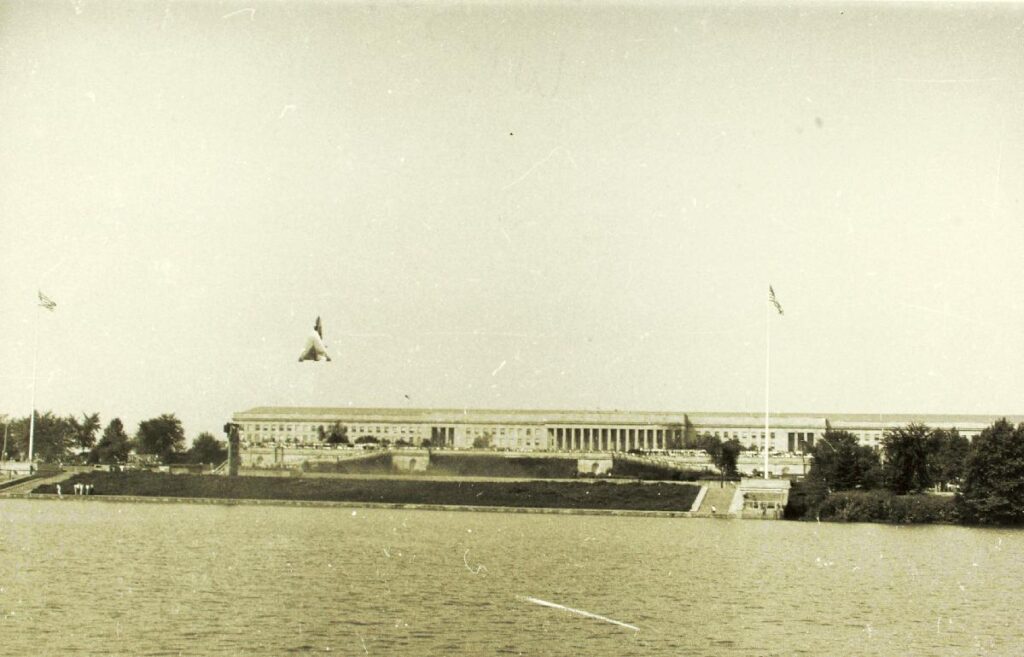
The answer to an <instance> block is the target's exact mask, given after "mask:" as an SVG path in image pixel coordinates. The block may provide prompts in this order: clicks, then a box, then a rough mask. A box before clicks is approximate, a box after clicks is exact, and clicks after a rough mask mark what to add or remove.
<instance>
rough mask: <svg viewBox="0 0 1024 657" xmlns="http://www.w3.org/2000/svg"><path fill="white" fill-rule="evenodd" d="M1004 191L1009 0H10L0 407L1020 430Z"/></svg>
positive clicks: (1011, 58)
mask: <svg viewBox="0 0 1024 657" xmlns="http://www.w3.org/2000/svg"><path fill="white" fill-rule="evenodd" d="M1022 199H1024V6H1022V5H1019V4H1013V3H1003V4H974V3H969V4H968V3H960V4H929V3H910V4H889V3H855V4H853V3H851V4H846V3H820V4H812V3H786V4H743V5H728V6H720V5H718V4H717V3H708V4H701V3H692V4H682V3H679V4H676V3H612V2H605V3H598V4H592V3H588V4H585V5H584V4H577V3H572V2H561V3H528V2H514V3H513V2H509V3H430V4H427V3H402V4H384V3H379V4H378V3H369V2H367V3H340V2H310V3H302V2H275V3H266V2H216V3H215V2H208V3H179V2H170V3H166V2H139V3H124V4H122V3H114V2H87V1H84V0H82V1H78V0H73V1H72V2H27V1H26V2H17V1H13V2H5V3H3V4H0V263H2V266H0V321H2V322H3V330H2V332H0V412H3V413H7V414H10V415H12V416H17V417H23V416H26V415H28V413H29V411H30V409H31V408H32V403H33V398H32V391H33V381H34V388H35V407H36V408H38V409H41V410H52V411H54V412H56V413H59V414H76V415H77V414H81V413H84V412H89V413H92V412H99V413H100V414H101V420H102V421H103V423H104V424H106V423H107V422H108V421H109V420H111V419H113V418H114V417H119V418H121V419H122V420H123V421H124V423H125V425H126V426H127V427H128V429H129V431H132V430H134V428H135V427H136V426H137V424H138V422H140V421H142V420H145V419H148V418H150V417H154V416H157V415H160V414H162V413H175V414H176V415H177V416H178V417H179V418H180V419H181V420H182V422H183V424H184V427H185V430H186V433H187V434H188V435H189V436H190V437H193V436H195V435H196V434H198V433H199V432H201V431H210V432H212V433H214V434H215V435H221V427H222V426H223V424H224V423H225V422H227V421H229V420H230V417H231V414H232V413H234V412H237V411H241V410H245V409H248V408H251V407H254V406H274V405H280V406H284V405H287V406H349V405H351V406H356V407H363V406H369V407H378V406H379V407H415V408H432V407H440V408H543V409H587V410H599V409H605V410H610V409H621V410H654V411H693V412H697V411H745V412H758V411H762V412H763V410H764V409H765V406H766V401H767V405H768V406H769V407H770V408H771V409H772V410H774V411H779V412H862V413H871V412H879V413H985V414H990V413H991V414H1000V413H1006V414H1020V413H1022V412H1024V405H1022V404H1024V401H1022V399H1024V397H1022V394H1021V393H1022V385H1021V383H1020V382H1021V380H1022V378H1021V377H1022V374H1024V333H1022V327H1024V276H1022V273H1021V262H1022V261H1021V251H1022V247H1024V221H1021V219H1022V216H1021V210H1022ZM769 285H772V286H773V287H774V289H775V292H776V294H777V298H778V300H779V302H780V303H781V304H782V307H783V308H784V310H785V314H784V315H778V314H772V315H770V314H769V312H768V311H769V306H768V304H767V296H768V295H767V290H768V286H769ZM38 290H42V291H43V293H44V294H46V295H47V296H48V297H50V298H51V299H53V300H54V301H55V302H56V303H57V307H56V309H55V310H54V311H53V312H49V311H47V310H45V309H41V308H39V307H38V305H37V297H36V295H37V291H38ZM317 316H320V317H321V318H322V320H323V325H324V341H325V342H326V344H327V347H328V350H329V351H330V352H331V354H332V357H333V361H332V362H330V363H325V362H321V363H310V362H306V363H299V362H298V360H297V359H298V356H299V353H300V351H301V350H302V346H303V344H304V342H305V338H306V336H307V335H308V333H309V331H310V329H311V328H312V325H313V322H314V321H315V319H316V317H317ZM769 358H770V366H769ZM34 364H35V376H33V365H34ZM766 368H767V372H768V376H767V377H766ZM766 379H767V382H768V384H769V385H768V389H767V394H766Z"/></svg>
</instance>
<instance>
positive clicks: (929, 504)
mask: <svg viewBox="0 0 1024 657" xmlns="http://www.w3.org/2000/svg"><path fill="white" fill-rule="evenodd" d="M785 517H786V519H788V520H824V521H834V522H876V523H885V524H900V525H903V524H959V523H960V522H961V518H960V514H959V512H958V510H957V506H956V500H955V498H954V497H953V496H951V495H944V496H940V495H930V494H924V493H919V494H916V495H896V494H894V493H892V492H890V491H886V490H851V491H840V492H836V493H831V494H828V493H825V492H824V491H820V490H817V489H814V488H807V487H806V486H794V487H793V489H792V490H791V491H790V495H789V504H788V505H787V507H786V513H785Z"/></svg>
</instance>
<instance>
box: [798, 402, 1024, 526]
mask: <svg viewBox="0 0 1024 657" xmlns="http://www.w3.org/2000/svg"><path fill="white" fill-rule="evenodd" d="M811 454H812V457H813V460H812V462H811V468H810V470H809V472H808V473H807V478H806V481H805V483H804V488H805V496H806V505H807V508H808V510H809V511H810V512H811V513H814V512H815V510H816V509H818V508H821V506H822V505H823V504H824V503H826V502H827V500H828V498H829V496H830V495H833V494H834V493H839V492H842V491H882V492H886V493H889V494H891V495H895V496H905V495H913V494H920V493H923V492H925V491H928V490H932V489H934V490H937V491H946V492H949V491H954V492H955V497H954V500H955V501H954V504H955V513H956V517H957V518H958V519H959V520H960V521H962V522H966V523H980V524H1021V523H1024V423H1021V424H1019V425H1018V426H1016V427H1015V426H1013V424H1011V423H1010V422H1008V421H1007V420H1006V419H1001V420H998V421H997V422H995V423H993V424H992V425H991V426H989V427H986V428H985V429H984V430H983V431H982V432H981V434H980V435H978V436H977V437H976V438H975V439H974V440H973V441H970V440H968V439H967V438H966V437H964V436H961V435H960V433H959V432H958V431H957V430H956V429H948V430H947V429H933V428H930V427H928V426H927V425H924V424H919V423H911V424H908V425H907V426H903V427H894V428H891V429H888V430H886V431H885V433H884V434H883V437H882V445H881V450H876V449H874V448H872V447H869V446H867V445H861V444H859V443H858V441H857V437H856V436H854V435H853V434H851V433H850V432H848V431H838V430H834V429H832V428H831V427H827V428H826V430H825V433H824V435H823V436H822V437H821V438H820V439H819V440H818V441H816V442H815V444H814V447H813V448H812V450H811Z"/></svg>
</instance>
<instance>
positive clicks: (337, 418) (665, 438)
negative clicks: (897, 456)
mask: <svg viewBox="0 0 1024 657" xmlns="http://www.w3.org/2000/svg"><path fill="white" fill-rule="evenodd" d="M999 417H1003V416H981V415H881V414H871V415H859V414H828V415H825V414H798V413H777V414H772V415H771V416H770V423H769V431H768V437H767V439H768V449H769V451H770V452H774V453H782V454H785V453H790V454H802V453H806V452H808V451H809V450H810V449H811V447H813V446H814V444H815V442H816V441H818V440H820V439H821V436H822V434H824V433H825V430H826V428H827V427H828V426H831V427H832V428H833V429H837V430H845V431H849V432H850V433H852V434H854V435H855V436H856V437H857V438H858V440H859V441H860V442H861V444H864V445H869V446H871V447H876V448H877V447H880V446H881V442H882V436H883V434H884V432H885V430H886V429H889V428H892V427H898V426H905V425H907V424H909V423H911V422H919V423H922V424H926V425H928V426H929V427H932V428H943V429H953V428H955V429H957V430H958V431H959V432H960V434H961V435H963V436H966V437H967V438H974V437H975V436H977V435H978V434H979V433H981V431H982V430H983V429H984V428H985V427H987V426H989V425H991V424H992V423H993V422H995V421H996V420H997V419H999ZM1006 417H1007V419H1009V420H1011V421H1012V422H1015V423H1016V422H1020V421H1024V417H1022V416H1006ZM232 420H233V421H234V422H235V423H236V424H238V425H239V427H240V432H239V433H240V437H241V439H242V441H243V444H245V445H248V446H259V445H294V446H304V445H305V446H316V445H320V444H322V443H323V442H324V436H325V435H327V434H329V433H330V432H331V430H332V428H334V427H341V428H343V429H344V431H345V433H346V434H347V437H348V440H349V441H351V442H355V441H356V440H357V439H359V438H363V437H370V438H372V439H375V440H377V441H387V442H390V443H392V444H395V443H400V444H410V445H415V446H420V445H423V444H426V442H427V441H429V444H430V445H433V446H435V447H446V448H452V449H467V448H470V447H474V446H478V447H491V448H495V449H503V450H515V451H559V452H562V451H568V452H626V451H630V450H643V451H660V450H669V449H673V448H677V447H679V446H681V445H682V442H683V439H684V438H685V437H686V436H690V437H695V436H700V435H711V436H715V437H717V438H719V439H721V440H723V441H724V440H730V439H736V440H738V441H739V442H740V443H741V444H743V445H744V446H745V447H748V448H753V449H761V448H762V446H763V445H764V440H765V430H764V415H763V414H757V413H672V412H642V411H565V410H552V411H543V410H479V409H404V408H346V407H341V408H307V407H257V408H251V409H249V410H247V411H241V412H239V413H235V414H234V415H233V418H232Z"/></svg>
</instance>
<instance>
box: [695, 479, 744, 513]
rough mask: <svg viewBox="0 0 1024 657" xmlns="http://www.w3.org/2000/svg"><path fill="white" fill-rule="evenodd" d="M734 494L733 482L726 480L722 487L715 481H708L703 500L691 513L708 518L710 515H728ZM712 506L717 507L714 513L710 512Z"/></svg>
mask: <svg viewBox="0 0 1024 657" xmlns="http://www.w3.org/2000/svg"><path fill="white" fill-rule="evenodd" d="M735 494H736V483H735V482H729V481H727V482H725V486H724V487H722V486H721V485H720V484H719V482H717V481H716V482H708V492H707V495H705V496H704V501H703V502H702V503H701V505H700V508H699V509H697V511H696V512H695V513H694V514H693V515H694V516H695V517H700V518H710V517H711V516H719V517H722V518H727V517H728V516H729V505H730V504H732V498H733V495H735ZM712 506H713V507H715V509H717V511H716V512H715V513H712V512H711V507H712Z"/></svg>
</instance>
